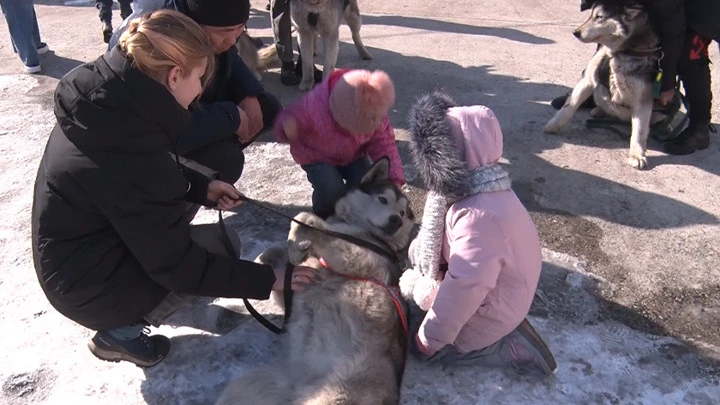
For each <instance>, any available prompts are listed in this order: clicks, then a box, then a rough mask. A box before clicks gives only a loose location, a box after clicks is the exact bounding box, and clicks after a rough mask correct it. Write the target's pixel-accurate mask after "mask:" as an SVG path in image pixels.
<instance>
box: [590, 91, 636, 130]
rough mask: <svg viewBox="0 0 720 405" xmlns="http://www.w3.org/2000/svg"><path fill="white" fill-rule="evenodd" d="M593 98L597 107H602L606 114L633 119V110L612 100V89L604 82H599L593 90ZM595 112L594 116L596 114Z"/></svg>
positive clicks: (627, 119) (624, 119)
mask: <svg viewBox="0 0 720 405" xmlns="http://www.w3.org/2000/svg"><path fill="white" fill-rule="evenodd" d="M593 98H594V100H595V104H597V108H600V109H601V110H602V111H603V112H604V113H605V114H607V115H610V116H613V117H615V118H617V119H619V120H622V121H625V122H630V121H631V120H632V110H630V109H629V108H627V107H624V106H622V105H620V104H617V103H614V102H613V101H612V96H611V95H610V90H609V89H608V88H607V86H605V85H604V84H598V85H597V86H596V87H595V91H594V92H593ZM593 111H594V110H593ZM595 114H596V113H595V112H594V113H593V116H595Z"/></svg>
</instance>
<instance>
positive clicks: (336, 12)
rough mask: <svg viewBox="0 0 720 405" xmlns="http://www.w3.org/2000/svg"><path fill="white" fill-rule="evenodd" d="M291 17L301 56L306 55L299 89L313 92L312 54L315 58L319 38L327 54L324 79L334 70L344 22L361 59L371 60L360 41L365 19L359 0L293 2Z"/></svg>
mask: <svg viewBox="0 0 720 405" xmlns="http://www.w3.org/2000/svg"><path fill="white" fill-rule="evenodd" d="M290 14H291V16H292V22H293V25H295V28H296V29H297V33H298V42H299V45H300V55H304V56H303V58H302V81H301V82H300V86H299V88H300V90H303V91H304V90H310V89H311V88H312V87H313V84H314V83H315V82H314V77H313V71H314V69H313V67H314V63H315V62H314V58H313V55H315V50H316V46H315V45H316V41H317V37H318V35H319V36H320V38H321V39H322V41H323V53H324V54H325V64H324V65H323V79H326V78H327V77H328V75H330V73H332V72H333V70H335V64H336V63H337V58H338V51H339V47H340V24H341V23H342V20H343V19H344V20H345V22H347V24H348V26H349V27H350V31H351V33H352V40H353V42H354V43H355V47H356V48H357V52H358V55H360V58H362V59H372V56H371V55H370V52H368V50H367V48H365V45H363V42H362V39H360V26H361V25H362V19H361V17H360V9H359V8H358V4H357V0H291V1H290Z"/></svg>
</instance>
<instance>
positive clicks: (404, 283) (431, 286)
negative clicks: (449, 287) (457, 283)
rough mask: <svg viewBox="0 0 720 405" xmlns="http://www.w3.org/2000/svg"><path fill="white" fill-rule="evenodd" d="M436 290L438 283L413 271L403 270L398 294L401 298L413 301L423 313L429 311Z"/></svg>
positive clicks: (438, 286)
mask: <svg viewBox="0 0 720 405" xmlns="http://www.w3.org/2000/svg"><path fill="white" fill-rule="evenodd" d="M438 288H440V283H438V282H437V281H435V280H433V279H431V278H430V277H426V276H423V275H422V274H421V273H420V272H419V271H417V270H414V269H408V270H405V272H404V273H403V275H402V276H401V277H400V292H401V293H402V295H403V297H405V299H408V300H413V301H415V303H416V304H417V305H418V306H419V307H420V308H421V309H422V310H423V311H428V310H430V307H431V306H432V304H433V302H435V296H436V295H437V291H438Z"/></svg>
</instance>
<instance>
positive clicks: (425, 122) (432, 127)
mask: <svg viewBox="0 0 720 405" xmlns="http://www.w3.org/2000/svg"><path fill="white" fill-rule="evenodd" d="M455 106H456V104H455V101H454V100H453V99H452V98H451V97H450V96H449V95H447V94H445V93H442V92H439V91H435V92H433V93H431V94H427V95H424V96H422V97H420V98H419V99H418V100H417V101H416V102H415V104H414V105H413V106H412V108H411V109H410V114H409V117H408V121H409V126H410V134H411V137H410V154H411V156H412V158H413V161H414V163H415V167H416V168H417V169H418V171H419V173H420V175H421V176H422V178H423V180H424V181H425V185H426V186H427V187H428V188H429V189H430V190H432V191H434V192H436V193H438V194H442V195H444V196H460V195H463V194H465V192H466V189H467V184H468V177H469V173H468V170H467V168H466V165H465V162H464V160H463V158H462V156H461V151H460V150H458V147H457V146H456V145H455V141H454V140H453V137H452V133H451V129H450V124H449V123H448V121H447V110H448V109H449V108H451V107H455Z"/></svg>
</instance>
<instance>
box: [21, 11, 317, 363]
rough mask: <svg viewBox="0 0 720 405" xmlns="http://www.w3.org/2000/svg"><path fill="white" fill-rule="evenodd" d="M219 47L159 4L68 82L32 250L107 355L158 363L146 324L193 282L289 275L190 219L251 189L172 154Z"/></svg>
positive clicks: (203, 290) (250, 287) (55, 301)
mask: <svg viewBox="0 0 720 405" xmlns="http://www.w3.org/2000/svg"><path fill="white" fill-rule="evenodd" d="M213 60H214V57H213V50H212V47H211V44H210V40H209V38H208V37H207V35H206V34H205V33H204V32H203V30H202V29H201V28H200V27H199V26H198V25H197V24H196V23H195V22H193V21H192V20H191V19H190V18H188V17H186V16H184V15H182V14H181V13H178V12H176V11H169V10H162V11H155V12H151V13H148V14H144V15H143V16H142V17H141V18H140V19H136V20H133V22H131V23H130V24H129V28H128V30H127V31H126V32H125V33H124V34H123V35H122V37H121V38H120V41H119V43H118V45H117V46H116V47H114V48H113V49H111V50H110V51H109V52H108V53H107V54H105V55H103V56H101V57H100V58H98V59H97V60H95V61H94V62H90V63H86V64H84V65H82V66H79V67H78V68H76V69H73V70H72V71H71V72H70V73H68V74H67V75H66V76H65V77H63V78H62V79H61V80H60V82H59V83H58V87H57V90H56V92H55V116H56V118H57V124H56V125H55V128H54V129H53V131H52V133H51V134H50V137H49V139H48V143H47V146H46V149H45V152H44V154H43V157H42V160H41V162H40V167H39V169H38V174H37V178H36V181H35V190H34V197H33V207H32V245H33V259H34V263H35V269H36V272H37V276H38V280H39V282H40V285H41V287H42V289H43V291H44V292H45V295H46V296H47V298H48V300H49V301H50V304H51V305H52V306H53V307H54V308H55V309H57V310H58V312H60V313H61V314H63V315H64V316H66V317H67V318H69V319H71V320H73V321H74V322H77V323H78V324H80V325H82V326H85V327H87V328H89V329H92V330H96V331H97V333H96V334H95V336H94V337H93V338H92V339H91V341H90V342H89V347H90V350H91V351H92V353H93V354H94V355H95V356H97V357H99V358H100V359H103V360H109V361H120V360H124V361H129V362H132V363H134V364H137V365H138V366H144V367H149V366H153V365H155V364H157V363H159V362H160V361H161V360H162V359H163V358H164V357H165V356H166V355H167V354H168V352H169V350H170V340H169V339H168V338H166V337H164V336H160V335H154V336H148V335H147V334H146V332H145V331H144V330H145V328H146V327H147V326H148V325H154V326H157V325H158V324H159V323H160V322H162V320H163V319H164V318H165V317H166V316H168V315H170V314H171V313H172V312H173V311H174V310H176V309H177V308H178V306H179V305H181V304H183V303H185V302H187V301H188V300H189V297H190V296H210V297H228V298H236V297H237V298H255V299H267V298H268V297H269V295H270V292H271V290H273V289H275V290H280V289H282V281H283V274H284V270H283V269H281V268H276V269H273V268H272V267H271V266H267V265H262V264H257V263H253V262H250V261H242V260H238V259H237V258H235V257H231V255H230V254H229V253H228V252H227V251H226V250H225V248H224V246H223V244H222V239H221V237H222V232H221V231H220V229H219V227H217V226H212V225H210V226H208V225H205V226H191V225H190V220H191V217H192V215H188V206H189V204H190V203H198V204H204V205H206V206H218V207H220V208H222V209H230V208H233V207H235V206H237V205H238V204H239V197H240V196H239V194H238V192H237V190H235V188H234V187H233V186H232V185H230V184H228V183H226V182H223V181H221V180H216V179H213V177H214V176H216V173H215V174H211V176H210V177H208V176H206V175H204V174H202V173H201V171H202V170H201V171H197V170H193V169H192V168H190V167H185V166H183V165H182V164H181V161H180V159H178V158H177V156H174V155H173V154H171V152H173V150H174V149H175V148H174V144H175V142H176V140H177V138H178V135H179V134H180V133H181V132H182V131H183V130H185V129H186V128H187V127H188V126H189V125H190V121H191V114H190V112H189V111H188V110H187V108H188V106H189V105H190V104H191V102H193V100H195V99H196V98H197V97H198V96H199V95H200V92H201V90H202V88H203V85H204V84H205V83H207V81H208V80H209V79H210V77H209V75H208V72H212V70H213ZM198 168H199V167H198ZM230 235H232V233H230ZM299 271H300V273H298V274H301V273H302V272H303V271H308V270H307V269H299ZM309 274H311V273H309ZM302 277H303V276H298V278H296V279H294V281H298V283H295V284H293V288H301V286H302V283H301V282H300V279H301V278H302ZM304 281H307V280H304Z"/></svg>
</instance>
